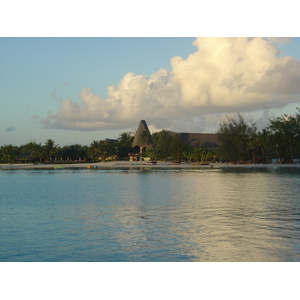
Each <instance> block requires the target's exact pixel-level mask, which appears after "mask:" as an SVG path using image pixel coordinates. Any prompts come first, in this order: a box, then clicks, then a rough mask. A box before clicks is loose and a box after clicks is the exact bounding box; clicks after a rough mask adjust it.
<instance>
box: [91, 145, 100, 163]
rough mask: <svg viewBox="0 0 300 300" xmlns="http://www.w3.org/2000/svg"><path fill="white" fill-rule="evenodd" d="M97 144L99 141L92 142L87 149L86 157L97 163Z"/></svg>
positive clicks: (98, 153) (98, 152)
mask: <svg viewBox="0 0 300 300" xmlns="http://www.w3.org/2000/svg"><path fill="white" fill-rule="evenodd" d="M99 144H100V141H95V140H94V141H93V142H92V143H91V145H90V147H89V149H88V155H89V156H90V157H91V159H92V160H95V161H98V160H99V156H100V151H99Z"/></svg>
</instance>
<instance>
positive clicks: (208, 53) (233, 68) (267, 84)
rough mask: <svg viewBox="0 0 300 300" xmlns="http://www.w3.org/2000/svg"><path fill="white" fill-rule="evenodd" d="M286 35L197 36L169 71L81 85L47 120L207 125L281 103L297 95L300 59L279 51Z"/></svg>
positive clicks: (113, 125) (59, 123)
mask: <svg viewBox="0 0 300 300" xmlns="http://www.w3.org/2000/svg"><path fill="white" fill-rule="evenodd" d="M284 42H286V39H274V38H270V39H263V38H197V39H196V40H195V41H194V42H193V44H194V46H196V47H197V49H198V50H197V51H196V52H195V53H192V54H190V55H189V56H188V58H187V59H182V58H181V57H179V56H176V57H173V58H172V59H171V61H170V63H171V71H168V70H166V69H160V70H158V71H157V72H155V73H153V74H152V75H151V76H149V77H147V76H144V75H137V74H133V73H128V74H126V75H125V76H124V77H123V78H122V79H121V80H120V83H119V84H118V86H108V90H107V98H106V99H101V97H100V96H99V95H95V94H93V93H92V90H91V89H90V88H83V89H82V91H81V94H80V99H81V101H80V102H75V101H72V100H71V99H65V100H64V101H63V102H62V104H61V107H60V109H59V111H58V112H56V113H54V114H53V113H49V115H48V116H47V118H45V119H43V120H42V122H43V124H44V125H45V126H46V127H47V128H57V129H74V130H88V131H91V130H98V129H124V128H132V127H134V128H135V127H136V124H137V122H139V120H141V119H145V120H147V123H148V124H150V125H151V124H152V125H154V126H155V127H156V128H170V129H171V130H178V131H184V130H191V129H192V128H193V127H195V126H197V128H201V130H202V131H205V129H206V128H209V127H211V126H213V125H215V124H218V123H219V121H218V120H220V118H219V116H220V115H224V114H225V113H226V114H228V113H229V114H230V113H236V112H237V111H239V112H251V111H255V110H259V109H263V110H268V109H272V108H282V107H284V106H286V105H287V104H290V103H295V102H298V101H299V99H300V98H299V96H300V85H299V82H300V61H299V60H295V59H293V58H292V57H289V56H284V57H280V56H279V51H278V49H277V48H276V44H278V43H284Z"/></svg>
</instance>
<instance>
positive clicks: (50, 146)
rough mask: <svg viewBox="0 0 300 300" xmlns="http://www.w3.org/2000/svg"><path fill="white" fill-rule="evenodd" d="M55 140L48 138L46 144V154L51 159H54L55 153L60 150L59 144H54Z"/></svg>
mask: <svg viewBox="0 0 300 300" xmlns="http://www.w3.org/2000/svg"><path fill="white" fill-rule="evenodd" d="M54 143H55V142H54V140H51V139H48V140H47V141H46V143H45V145H44V150H45V152H46V155H47V156H48V157H49V161H50V162H52V161H53V155H54V154H55V153H57V151H58V145H55V144H54Z"/></svg>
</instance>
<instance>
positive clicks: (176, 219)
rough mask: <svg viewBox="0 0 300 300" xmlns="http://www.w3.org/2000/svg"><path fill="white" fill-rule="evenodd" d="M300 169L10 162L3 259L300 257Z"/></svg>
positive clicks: (1, 234)
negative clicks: (19, 166) (55, 166)
mask: <svg viewBox="0 0 300 300" xmlns="http://www.w3.org/2000/svg"><path fill="white" fill-rule="evenodd" d="M299 179H300V170H299V169H298V168H282V169H281V168H277V169H271V168H260V169H238V168H237V169H234V168H232V169H231V168H230V169H229V168H228V169H204V170H160V169H153V170H150V169H149V170H138V169H133V170H66V169H64V170H52V171H51V170H11V171H7V170H5V171H4V170H2V171H0V261H2V262H3V261H10V262H12V261H122V262H123V261H150V262H155V261H197V262H198V261H199V262H200V261H218V262H220V261H239V262H242V261H257V262H258V261H300V197H299V195H300V187H299Z"/></svg>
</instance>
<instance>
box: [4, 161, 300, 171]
mask: <svg viewBox="0 0 300 300" xmlns="http://www.w3.org/2000/svg"><path fill="white" fill-rule="evenodd" d="M88 166H93V167H94V168H92V169H120V168H126V169H130V168H131V169H135V168H139V169H140V168H145V169H149V168H153V169H155V168H161V169H172V168H174V169H211V168H263V167H268V168H284V167H289V168H290V167H293V168H300V164H230V163H210V164H209V165H198V164H191V163H181V164H174V163H169V162H163V161H161V162H160V161H158V162H157V164H155V165H153V164H148V163H147V162H142V161H140V162H138V161H136V162H132V161H115V162H106V163H105V162H97V163H72V164H63V163H62V164H59V163H53V164H38V165H33V164H0V170H30V169H31V170H38V169H40V170H43V169H45V170H52V169H53V170H54V169H86V168H87V167H88Z"/></svg>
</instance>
